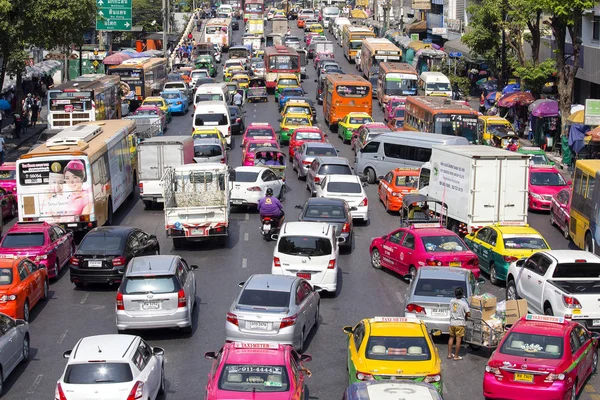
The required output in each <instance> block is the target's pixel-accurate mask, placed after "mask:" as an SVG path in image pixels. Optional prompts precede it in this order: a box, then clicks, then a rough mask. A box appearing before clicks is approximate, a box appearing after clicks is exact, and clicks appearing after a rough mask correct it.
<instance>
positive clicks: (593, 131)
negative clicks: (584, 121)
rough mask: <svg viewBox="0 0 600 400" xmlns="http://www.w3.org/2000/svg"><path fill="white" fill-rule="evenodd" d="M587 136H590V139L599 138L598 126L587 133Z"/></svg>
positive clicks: (599, 129) (599, 127) (599, 128)
mask: <svg viewBox="0 0 600 400" xmlns="http://www.w3.org/2000/svg"><path fill="white" fill-rule="evenodd" d="M587 134H588V136H589V135H591V136H592V138H594V137H599V136H600V126H597V127H595V128H594V129H592V130H591V131H589V132H588V133H587Z"/></svg>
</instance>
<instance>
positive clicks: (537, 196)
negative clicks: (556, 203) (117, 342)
mask: <svg viewBox="0 0 600 400" xmlns="http://www.w3.org/2000/svg"><path fill="white" fill-rule="evenodd" d="M529 194H530V195H531V197H533V198H534V199H538V200H542V199H543V197H542V196H540V195H539V194H537V193H532V192H529Z"/></svg>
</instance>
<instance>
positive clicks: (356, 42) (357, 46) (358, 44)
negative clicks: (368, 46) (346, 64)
mask: <svg viewBox="0 0 600 400" xmlns="http://www.w3.org/2000/svg"><path fill="white" fill-rule="evenodd" d="M361 47H362V41H361V40H351V41H350V49H352V50H359V49H360V48H361Z"/></svg>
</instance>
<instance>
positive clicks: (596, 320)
mask: <svg viewBox="0 0 600 400" xmlns="http://www.w3.org/2000/svg"><path fill="white" fill-rule="evenodd" d="M592 325H593V326H599V325H600V319H594V320H592Z"/></svg>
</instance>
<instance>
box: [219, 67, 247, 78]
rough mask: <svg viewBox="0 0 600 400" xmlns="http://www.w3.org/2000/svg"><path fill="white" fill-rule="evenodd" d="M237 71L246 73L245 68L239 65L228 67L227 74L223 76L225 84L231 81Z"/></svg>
mask: <svg viewBox="0 0 600 400" xmlns="http://www.w3.org/2000/svg"><path fill="white" fill-rule="evenodd" d="M235 71H244V67H242V66H241V65H237V64H236V65H232V66H230V67H227V68H226V69H225V73H224V74H223V77H224V80H225V82H229V81H230V80H231V77H232V76H233V73H234V72H235Z"/></svg>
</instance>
